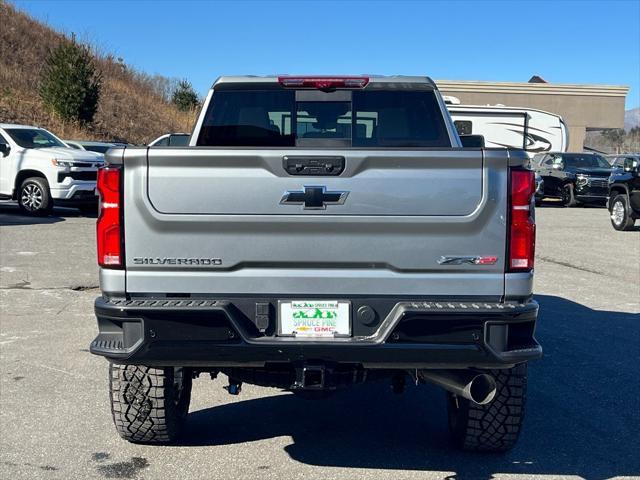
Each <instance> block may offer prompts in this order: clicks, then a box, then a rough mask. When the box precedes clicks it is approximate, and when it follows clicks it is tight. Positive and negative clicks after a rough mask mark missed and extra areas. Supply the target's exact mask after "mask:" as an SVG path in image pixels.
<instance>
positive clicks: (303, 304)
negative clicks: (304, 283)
mask: <svg viewBox="0 0 640 480" xmlns="http://www.w3.org/2000/svg"><path fill="white" fill-rule="evenodd" d="M296 313H298V316H297V318H295V314H296ZM277 335H278V336H279V337H293V338H296V339H301V340H331V339H334V338H348V337H351V336H352V323H351V302H350V301H348V300H308V299H303V300H279V301H278V315H277Z"/></svg>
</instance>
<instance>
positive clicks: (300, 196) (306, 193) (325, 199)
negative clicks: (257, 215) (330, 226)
mask: <svg viewBox="0 0 640 480" xmlns="http://www.w3.org/2000/svg"><path fill="white" fill-rule="evenodd" d="M347 195H349V192H344V191H335V192H334V191H328V190H327V188H326V187H321V186H305V187H304V190H301V191H288V192H285V193H284V195H283V196H282V199H281V200H280V204H282V205H304V209H305V210H324V209H325V208H327V205H342V204H343V203H344V201H345V200H346V199H347Z"/></svg>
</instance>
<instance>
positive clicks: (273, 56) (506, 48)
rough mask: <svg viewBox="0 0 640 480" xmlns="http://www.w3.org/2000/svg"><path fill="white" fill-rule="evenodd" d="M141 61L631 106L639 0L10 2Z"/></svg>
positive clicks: (210, 75)
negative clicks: (470, 86) (494, 84)
mask: <svg viewBox="0 0 640 480" xmlns="http://www.w3.org/2000/svg"><path fill="white" fill-rule="evenodd" d="M14 3H15V4H16V5H17V6H18V7H19V8H20V9H22V10H25V11H26V12H28V13H29V14H31V15H32V16H34V17H36V18H38V19H40V20H44V21H46V22H47V23H48V24H50V25H51V26H53V27H54V28H56V29H58V30H61V31H64V32H67V33H69V32H75V33H76V34H77V35H78V37H79V38H81V39H84V40H89V41H91V42H92V43H94V44H96V45H97V46H98V47H99V48H100V49H101V50H102V51H104V52H112V53H114V54H115V55H116V56H120V57H122V58H124V60H125V62H127V63H128V64H130V65H133V66H135V67H136V68H138V69H141V70H143V71H145V72H147V73H150V74H154V73H159V74H162V75H166V76H170V77H179V78H187V79H188V80H190V81H191V82H192V83H193V85H194V87H195V88H196V90H197V91H198V92H199V93H200V94H204V93H205V92H206V90H207V89H208V88H209V86H210V85H211V83H212V82H213V80H214V79H215V78H216V77H217V76H219V75H223V74H272V73H316V74H317V73H327V74H340V73H378V74H408V75H409V74H426V75H429V76H431V77H432V78H434V79H452V80H490V81H527V80H528V79H529V78H530V77H531V75H533V74H538V75H541V76H542V77H544V78H545V79H547V80H548V81H550V82H555V83H602V84H610V85H627V86H629V87H631V91H630V93H629V96H628V97H627V108H635V107H638V106H640V95H639V90H640V0H629V1H596V0H593V1H565V2H562V1H537V2H518V1H511V2H509V1H506V0H505V1H494V2H474V1H460V2H430V1H412V2H401V1H396V2H387V1H353V2H350V3H345V2H334V1H329V0H325V1H321V2H315V1H294V0H291V1H280V2H268V1H247V2H242V1H235V2H206V1H199V2H198V1H183V2H172V1H154V2H152V1H126V2H125V1H122V2H117V1H101V0H92V1H90V0H86V1H55V0H48V1H47V0H42V1H33V0H23V1H15V2H14Z"/></svg>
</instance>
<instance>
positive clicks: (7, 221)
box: [0, 202, 97, 227]
mask: <svg viewBox="0 0 640 480" xmlns="http://www.w3.org/2000/svg"><path fill="white" fill-rule="evenodd" d="M69 217H87V218H97V215H96V214H90V215H87V214H82V213H81V212H80V210H77V209H75V208H59V207H55V208H54V209H53V213H52V214H51V215H49V216H46V217H32V216H29V215H23V214H22V212H21V211H20V209H19V208H18V205H17V204H16V203H15V202H0V227H5V226H11V225H47V224H51V223H58V222H64V221H65V219H66V218H69Z"/></svg>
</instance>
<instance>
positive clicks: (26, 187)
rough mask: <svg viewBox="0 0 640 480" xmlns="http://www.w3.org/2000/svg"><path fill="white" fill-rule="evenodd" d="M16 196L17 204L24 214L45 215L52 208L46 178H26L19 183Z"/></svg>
mask: <svg viewBox="0 0 640 480" xmlns="http://www.w3.org/2000/svg"><path fill="white" fill-rule="evenodd" d="M17 197H18V198H17V199H18V206H19V207H20V210H21V211H22V213H24V214H26V215H31V216H45V215H49V214H50V213H51V211H52V210H53V199H52V198H51V191H50V190H49V182H47V179H46V178H42V177H29V178H26V179H25V180H23V182H22V183H21V184H20V188H19V190H18V193H17Z"/></svg>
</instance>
